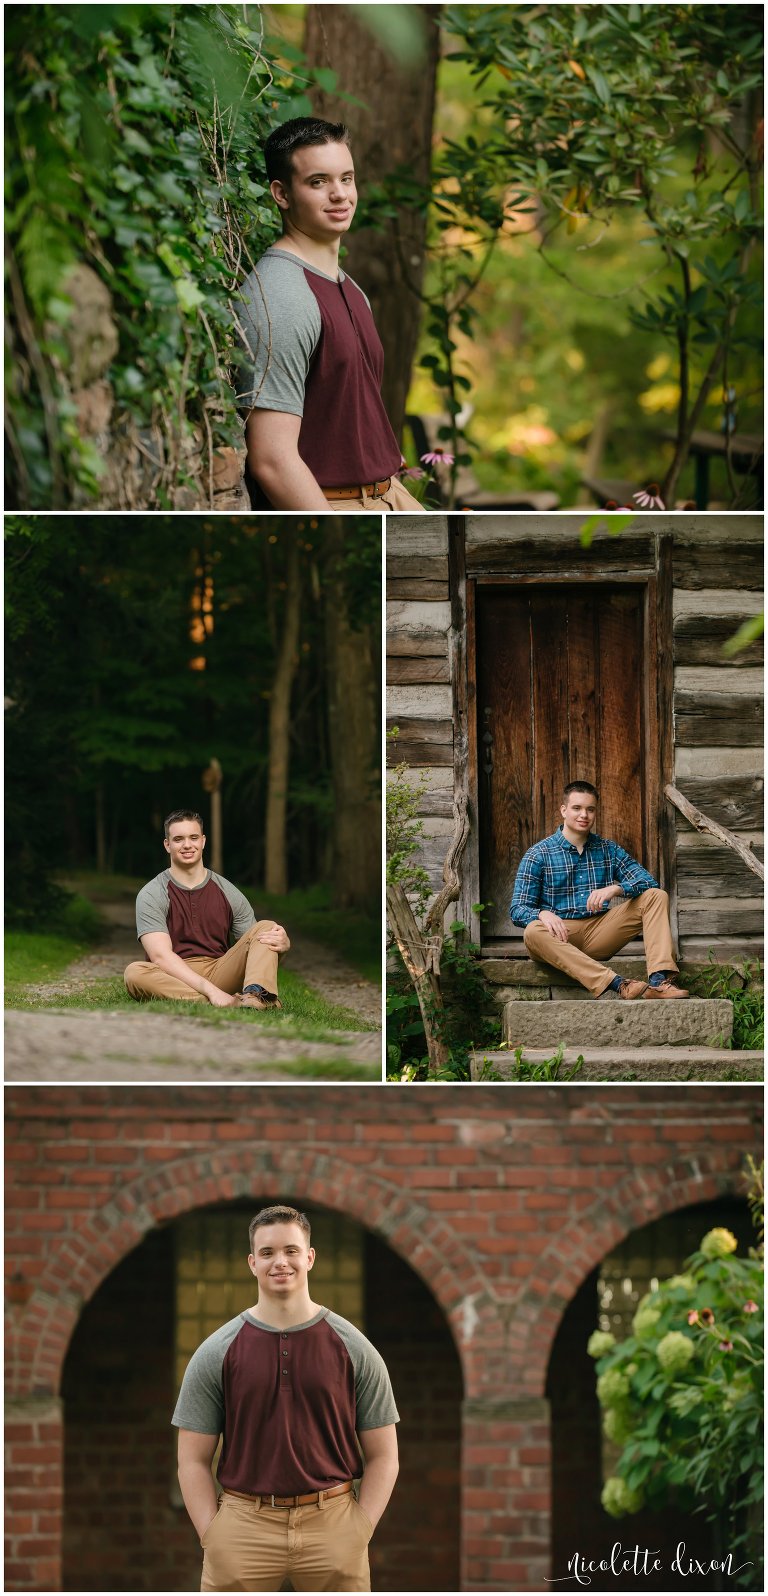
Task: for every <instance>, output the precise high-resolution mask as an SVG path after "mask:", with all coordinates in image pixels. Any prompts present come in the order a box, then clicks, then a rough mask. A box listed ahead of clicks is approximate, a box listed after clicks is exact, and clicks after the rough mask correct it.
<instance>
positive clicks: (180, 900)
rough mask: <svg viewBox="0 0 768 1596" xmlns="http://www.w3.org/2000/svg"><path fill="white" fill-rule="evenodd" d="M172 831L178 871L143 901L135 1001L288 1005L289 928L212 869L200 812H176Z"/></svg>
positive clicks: (163, 876) (158, 880)
mask: <svg viewBox="0 0 768 1596" xmlns="http://www.w3.org/2000/svg"><path fill="white" fill-rule="evenodd" d="M164 829H165V841H164V844H163V846H164V848H165V851H166V853H167V854H168V856H169V858H170V861H171V862H170V866H169V868H168V869H166V870H161V872H160V874H159V876H155V878H154V880H153V881H149V882H147V885H146V886H145V887H142V889H141V892H140V893H139V895H138V897H137V899H136V935H137V937H138V939H139V941H140V943H141V945H142V947H143V949H144V952H145V954H146V960H145V961H143V962H142V960H140V959H139V960H137V961H136V962H135V963H134V964H129V965H128V968H127V970H126V972H125V976H124V980H125V984H126V986H127V988H128V991H129V992H130V994H131V997H134V998H188V999H189V1000H190V1001H191V1002H196V1001H197V1002H199V1000H200V998H205V999H207V1001H208V1002H209V1003H213V1004H214V1006H215V1007H216V1008H229V1007H232V1006H233V1005H236V1004H237V1005H240V1006H242V1007H243V1008H252V1009H269V1008H272V1009H275V1008H277V1009H279V1008H281V1007H282V1004H281V1003H280V1001H279V999H278V996H277V962H278V958H279V955H280V954H281V953H286V952H287V950H288V948H289V947H290V945H291V944H290V942H289V940H288V937H287V936H286V933H285V931H284V929H283V927H282V926H281V925H276V924H275V921H274V920H257V919H256V916H255V915H254V912H253V909H252V908H251V905H250V903H249V902H248V900H247V898H244V897H243V894H242V892H238V890H237V887H233V885H232V882H231V881H227V880H226V879H225V877H224V876H217V875H215V874H214V872H213V871H212V870H206V868H205V865H204V864H203V849H204V847H205V834H204V832H203V822H202V820H201V818H200V816H199V815H198V814H196V813H195V811H194V809H174V811H173V814H170V815H169V816H168V818H167V820H166V821H165V828H164Z"/></svg>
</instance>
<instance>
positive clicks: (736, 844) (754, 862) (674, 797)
mask: <svg viewBox="0 0 768 1596" xmlns="http://www.w3.org/2000/svg"><path fill="white" fill-rule="evenodd" d="M664 792H665V795H666V797H667V798H668V799H669V801H670V803H672V804H674V805H675V808H676V809H679V810H680V813H681V814H683V815H685V818H686V820H689V821H690V823H691V825H692V826H694V827H695V829H696V831H704V832H708V833H709V835H710V836H712V837H717V838H718V841H719V842H724V843H725V846H726V847H727V848H732V849H733V852H734V853H737V854H738V856H739V858H740V859H742V860H743V862H744V864H745V865H746V866H747V867H748V869H750V870H752V871H754V874H755V875H756V876H759V877H760V880H761V881H764V880H765V868H764V866H763V865H762V864H761V863H760V860H759V859H757V858H756V857H755V855H754V854H753V852H752V850H751V848H748V847H747V844H746V843H745V842H742V841H741V838H740V837H737V836H735V835H734V833H733V832H732V831H727V830H726V828H725V826H719V825H718V823H717V821H716V820H708V819H707V816H706V815H703V814H702V812H701V810H700V809H696V808H695V807H694V805H693V804H692V803H689V802H688V799H687V798H686V797H685V796H684V794H683V793H681V792H680V790H679V788H677V787H675V786H673V784H672V782H667V785H666V787H665V788H664Z"/></svg>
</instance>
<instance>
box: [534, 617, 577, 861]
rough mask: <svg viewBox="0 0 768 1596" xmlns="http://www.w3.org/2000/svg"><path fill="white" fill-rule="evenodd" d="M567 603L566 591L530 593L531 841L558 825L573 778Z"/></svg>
mask: <svg viewBox="0 0 768 1596" xmlns="http://www.w3.org/2000/svg"><path fill="white" fill-rule="evenodd" d="M568 603H569V591H568V589H563V588H554V587H541V588H538V589H536V590H534V591H533V592H532V593H531V655H532V658H531V667H532V693H531V697H532V703H533V771H532V791H531V802H532V820H533V837H532V841H535V840H536V839H537V838H538V837H544V836H546V835H547V833H548V832H551V831H553V830H554V828H555V826H557V825H558V824H559V821H560V804H561V802H562V789H563V786H564V784H565V783H566V782H567V781H569V780H570V764H571V758H570V748H569V743H568Z"/></svg>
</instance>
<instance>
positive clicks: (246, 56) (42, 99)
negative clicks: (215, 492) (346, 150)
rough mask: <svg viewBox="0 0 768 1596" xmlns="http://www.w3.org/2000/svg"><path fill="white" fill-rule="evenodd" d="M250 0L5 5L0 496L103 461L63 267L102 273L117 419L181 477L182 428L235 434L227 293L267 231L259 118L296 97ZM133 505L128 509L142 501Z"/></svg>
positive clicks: (93, 490) (37, 503) (298, 102)
mask: <svg viewBox="0 0 768 1596" xmlns="http://www.w3.org/2000/svg"><path fill="white" fill-rule="evenodd" d="M261 28H262V20H261V13H260V11H259V9H258V8H257V7H252V8H248V9H246V8H235V7H230V6H226V7H222V6H184V5H148V6H143V5H88V6H84V5H19V6H12V7H10V8H9V10H8V13H7V15H6V127H7V150H6V205H7V211H6V228H7V232H6V238H7V244H8V255H9V268H8V277H9V283H10V318H9V319H10V329H11V344H12V348H11V359H10V360H9V362H8V380H7V404H8V414H9V439H10V450H9V477H8V481H7V489H6V493H7V499H6V502H7V503H8V504H10V505H11V506H16V507H19V508H24V509H30V508H49V507H57V506H60V507H67V506H69V505H70V504H71V503H72V502H73V500H74V502H78V496H79V502H82V500H83V497H87V496H88V494H89V493H90V494H93V495H97V494H98V486H99V476H100V473H101V471H102V470H103V467H102V463H101V461H100V458H99V456H98V454H97V452H96V450H95V448H94V447H93V445H92V444H89V443H87V442H86V443H84V442H83V440H82V439H81V437H80V436H79V434H78V429H77V426H76V420H75V407H74V405H73V403H72V397H71V389H72V388H73V387H76V386H77V381H76V377H75V374H74V373H73V372H72V371H71V370H70V366H71V354H70V350H69V348H68V344H67V338H66V324H67V321H68V320H69V319H70V317H71V314H72V305H71V301H70V300H69V299H68V297H67V277H68V273H69V272H70V271H71V268H72V267H73V266H74V264H75V263H76V262H81V263H85V264H86V265H88V266H90V267H91V268H92V269H93V270H94V271H95V272H96V273H97V275H98V277H99V278H100V279H101V281H102V282H103V283H104V284H105V285H106V287H107V288H108V290H109V293H110V295H111V300H112V315H113V319H114V322H115V325H116V327H117V331H118V335H119V347H118V350H117V354H116V356H115V358H114V360H113V362H112V364H111V367H110V372H109V380H110V382H111V384H112V386H113V390H114V395H115V401H116V410H117V430H120V427H121V425H123V426H128V425H129V424H131V425H133V426H135V427H137V428H139V429H140V428H155V429H159V433H160V435H161V436H162V439H163V443H164V449H165V454H166V459H167V461H168V463H169V469H168V471H167V474H166V480H165V484H164V486H163V487H161V489H160V492H159V494H158V504H159V507H161V508H162V507H167V506H168V505H169V504H170V503H171V502H172V499H171V493H172V490H173V488H174V487H176V486H177V485H178V484H180V483H183V481H184V465H183V446H184V442H185V439H187V438H188V437H189V436H190V434H191V432H192V430H193V429H194V428H195V427H197V428H200V429H202V430H204V431H205V432H206V434H207V435H208V436H209V439H210V443H211V445H212V446H215V445H216V444H220V443H227V442H232V441H234V440H235V438H236V437H237V438H239V437H241V435H242V429H241V427H240V425H239V423H238V421H237V417H236V411H235V403H234V391H233V389H232V388H231V387H230V385H229V382H228V380H227V377H228V374H227V370H226V367H225V362H226V354H227V348H228V346H229V345H231V343H232V311H231V309H230V296H231V294H232V291H233V289H234V288H235V287H236V286H237V284H238V282H239V281H240V279H241V277H242V275H244V273H245V272H247V271H248V270H249V269H250V263H251V260H255V259H258V256H259V255H260V253H261V252H262V250H263V249H264V247H265V246H266V245H267V243H269V242H270V241H271V240H272V238H273V237H274V235H275V233H276V231H277V220H276V214H275V209H274V206H273V205H272V203H271V200H270V198H269V194H268V190H267V186H266V182H265V179H264V176H263V174H262V172H261V170H260V161H259V150H260V145H261V143H262V140H263V139H264V137H265V136H266V135H267V133H268V132H269V131H270V129H271V128H272V127H273V126H275V125H276V124H278V123H280V122H281V121H284V120H286V119H287V118H288V117H291V116H294V115H301V114H306V113H307V112H308V111H309V110H310V104H309V100H308V98H307V95H306V88H307V80H306V77H304V76H303V75H302V67H301V64H302V57H301V52H300V51H299V50H297V49H296V48H295V47H292V46H290V45H287V44H281V46H280V59H281V60H282V62H284V63H285V62H286V61H289V62H290V69H289V68H288V67H286V66H282V67H281V66H278V65H277V64H276V62H275V55H276V51H275V50H274V49H273V48H272V47H271V45H270V44H269V42H268V41H267V40H266V39H265V38H264V36H263V34H262V31H261ZM154 507H155V506H154V505H153V504H144V505H142V506H141V508H154Z"/></svg>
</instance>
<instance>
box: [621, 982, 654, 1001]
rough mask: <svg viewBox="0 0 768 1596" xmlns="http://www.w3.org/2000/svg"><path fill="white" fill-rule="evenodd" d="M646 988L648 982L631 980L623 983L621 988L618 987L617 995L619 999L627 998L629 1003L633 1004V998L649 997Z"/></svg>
mask: <svg viewBox="0 0 768 1596" xmlns="http://www.w3.org/2000/svg"><path fill="white" fill-rule="evenodd" d="M646 986H647V982H646V981H629V980H626V981H622V983H621V986H620V987H618V989H617V994H616V995H617V997H620V998H627V999H628V1000H629V1002H630V1003H631V1002H632V1000H633V998H641V997H647V996H648V993H647V991H646Z"/></svg>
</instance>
